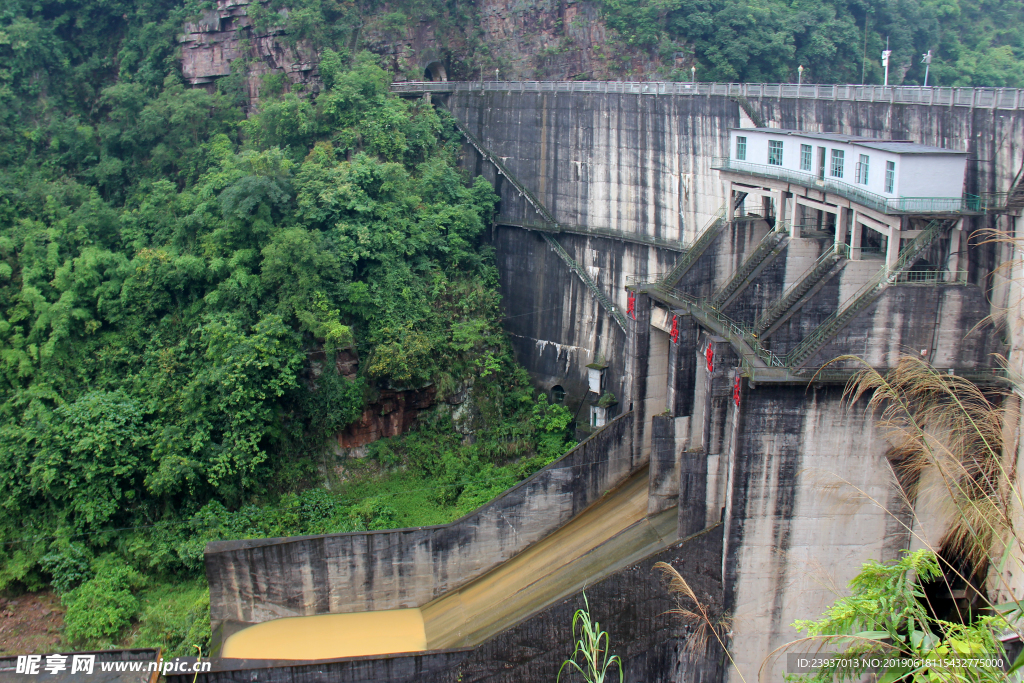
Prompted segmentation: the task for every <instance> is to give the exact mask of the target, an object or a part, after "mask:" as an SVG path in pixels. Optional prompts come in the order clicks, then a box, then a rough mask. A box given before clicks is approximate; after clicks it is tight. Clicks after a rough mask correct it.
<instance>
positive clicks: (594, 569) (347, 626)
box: [223, 467, 677, 660]
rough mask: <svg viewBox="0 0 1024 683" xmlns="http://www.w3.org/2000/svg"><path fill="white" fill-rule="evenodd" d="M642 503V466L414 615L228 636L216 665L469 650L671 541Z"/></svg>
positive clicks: (369, 616)
mask: <svg viewBox="0 0 1024 683" xmlns="http://www.w3.org/2000/svg"><path fill="white" fill-rule="evenodd" d="M647 497H648V471H647V468H646V467H644V468H642V469H641V470H640V471H639V472H637V473H636V474H634V475H633V476H632V477H631V478H630V479H629V480H628V481H627V482H626V483H625V484H624V485H622V486H621V487H619V488H618V489H616V490H615V491H612V492H609V493H608V494H607V495H606V496H605V497H604V498H602V499H601V500H599V501H598V502H597V503H595V504H594V505H592V506H591V507H590V508H588V509H587V510H585V511H584V512H583V513H582V514H580V515H579V516H577V517H576V518H575V519H573V520H572V521H571V522H569V523H568V524H566V525H565V526H563V527H562V528H561V529H559V530H558V531H556V532H555V533H553V534H551V535H550V536H548V537H547V538H545V539H544V540H542V541H540V542H538V543H536V544H534V545H533V546H531V547H530V548H529V549H528V550H526V551H524V552H522V553H520V554H519V555H517V556H515V557H514V558H512V559H511V560H509V561H508V562H505V563H504V564H502V565H500V566H499V567H498V568H496V569H494V570H493V571H491V572H489V573H487V574H485V575H484V576H482V577H480V578H479V579H477V580H476V581H473V582H472V583H470V584H468V585H466V586H464V587H462V588H460V589H457V590H454V591H451V592H450V593H448V594H446V595H444V596H442V597H440V598H438V599H437V600H434V601H433V602H431V603H429V604H427V605H425V606H423V607H422V608H421V609H399V610H381V611H375V612H353V613H349V614H326V615H317V616H310V617H292V618H287V619H275V620H273V621H268V622H265V623H262V624H257V625H255V626H251V627H249V628H246V629H243V630H241V631H239V632H238V633H235V634H234V635H232V636H231V637H229V638H228V639H227V642H226V643H225V645H224V651H223V656H224V657H228V658H237V659H282V660H311V659H334V658H338V657H355V656H365V655H379V654H389V653H399V652H418V651H422V650H426V649H430V650H436V649H442V648H449V647H461V646H467V645H474V644H476V643H479V642H482V641H483V640H485V639H486V638H488V637H490V636H491V635H493V634H495V633H497V632H499V631H501V630H503V629H506V628H508V627H510V626H512V625H513V624H515V623H517V622H518V621H520V620H522V619H523V618H525V617H527V616H529V615H530V614H532V613H533V612H536V611H537V610H539V609H542V608H543V607H546V606H547V605H549V604H551V603H552V602H554V601H556V600H558V599H560V598H563V597H565V596H566V595H570V594H572V593H573V592H575V591H577V590H579V589H580V588H583V587H585V586H586V585H588V584H591V583H594V582H596V581H598V580H600V579H601V578H603V577H605V576H607V575H609V574H610V573H612V572H614V571H616V570H618V569H620V568H622V567H623V566H626V565H627V564H629V563H631V562H635V561H636V560H638V559H640V558H642V557H645V556H647V555H649V554H651V553H654V552H657V551H658V550H661V549H662V548H664V547H666V546H668V545H669V544H670V543H672V542H674V541H675V540H676V539H677V533H676V523H677V514H676V511H675V510H674V509H673V510H668V511H666V512H664V513H662V514H660V515H657V516H655V517H651V518H648V517H647Z"/></svg>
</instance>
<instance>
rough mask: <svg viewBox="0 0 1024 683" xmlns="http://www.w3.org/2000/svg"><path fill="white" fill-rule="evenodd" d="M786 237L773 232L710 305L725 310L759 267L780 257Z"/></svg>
mask: <svg viewBox="0 0 1024 683" xmlns="http://www.w3.org/2000/svg"><path fill="white" fill-rule="evenodd" d="M785 237H786V233H784V232H781V231H778V230H772V231H770V232H769V233H768V234H767V235H765V236H764V238H763V239H762V240H761V242H760V243H759V244H758V245H757V247H755V248H754V251H752V252H751V253H750V256H748V257H747V258H746V260H744V261H743V263H742V264H741V265H740V267H739V269H738V270H737V271H736V273H735V274H734V275H733V276H732V277H731V278H729V281H728V282H726V283H725V285H723V286H722V288H721V289H720V290H718V291H717V292H715V293H714V294H712V295H711V297H710V299H709V300H708V302H709V304H710V305H711V306H713V307H714V308H723V307H724V306H725V305H726V304H728V303H729V302H730V301H731V300H732V298H733V295H734V294H735V293H736V292H737V291H738V290H739V289H740V288H741V287H742V286H743V284H744V282H745V281H746V280H747V278H749V277H750V275H751V274H752V273H753V272H754V271H755V270H757V269H758V267H759V266H760V265H761V264H762V263H764V262H765V261H766V260H767V259H768V257H769V256H771V255H772V254H774V255H775V256H778V254H779V252H781V251H782V249H781V248H780V246H779V245H780V243H781V242H782V241H783V239H784V238H785Z"/></svg>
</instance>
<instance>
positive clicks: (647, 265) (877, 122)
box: [396, 83, 1024, 414]
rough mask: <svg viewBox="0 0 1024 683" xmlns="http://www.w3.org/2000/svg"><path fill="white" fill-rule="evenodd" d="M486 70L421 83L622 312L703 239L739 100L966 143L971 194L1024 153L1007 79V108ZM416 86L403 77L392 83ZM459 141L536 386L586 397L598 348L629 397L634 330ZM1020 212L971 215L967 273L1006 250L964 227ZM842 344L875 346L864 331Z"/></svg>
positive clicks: (519, 347)
mask: <svg viewBox="0 0 1024 683" xmlns="http://www.w3.org/2000/svg"><path fill="white" fill-rule="evenodd" d="M463 85H466V84H463ZM468 85H470V86H473V85H474V84H468ZM476 85H479V84H476ZM485 85H486V89H485V90H484V89H481V90H454V91H452V92H442V91H441V90H442V88H440V87H436V86H431V84H427V86H425V87H435V92H434V93H432V95H431V96H432V97H433V98H434V99H435V100H436V101H438V102H439V103H441V104H442V105H443V106H445V107H447V108H448V109H449V110H450V111H451V112H452V113H453V114H454V115H455V116H456V118H457V119H458V120H459V121H460V122H462V124H463V125H464V126H465V128H466V129H467V131H468V132H470V133H471V134H472V135H474V136H475V137H476V138H477V139H478V140H479V141H480V143H481V144H482V145H483V146H485V147H486V148H487V149H489V150H490V151H491V152H492V153H493V154H494V155H495V156H496V157H498V158H500V160H501V161H502V162H503V164H504V165H505V166H506V167H507V169H508V170H509V171H510V172H511V173H512V174H514V175H515V176H516V177H517V178H518V179H519V180H520V181H521V182H522V183H523V184H524V185H525V186H527V188H528V189H529V190H530V191H532V193H533V194H534V195H535V196H536V198H537V199H538V200H539V201H540V202H542V203H543V204H544V205H545V206H546V208H547V209H548V210H549V211H550V212H551V213H552V214H553V215H554V216H555V218H556V219H557V222H558V223H559V224H560V225H561V227H563V229H564V230H565V231H564V232H561V233H559V234H558V235H557V239H558V241H559V242H560V243H561V245H562V247H563V248H564V249H565V251H566V252H568V254H569V255H570V256H571V257H572V259H574V260H575V261H576V262H578V264H580V266H581V267H582V268H585V269H586V270H587V272H588V274H589V275H590V277H591V278H592V279H593V280H594V281H595V282H596V283H597V285H598V287H599V288H600V289H601V290H602V291H603V293H604V294H605V295H606V296H607V297H608V298H609V299H610V300H611V301H612V302H613V303H614V305H615V306H616V307H617V308H618V309H619V310H620V311H625V310H626V309H627V307H628V293H627V291H626V289H625V287H626V285H627V284H628V283H629V282H631V281H632V279H636V278H639V279H650V278H651V276H653V275H664V274H665V273H666V272H668V271H669V270H670V269H671V267H672V264H673V263H674V262H675V260H676V259H677V257H678V255H679V251H680V250H681V249H682V247H683V245H686V244H689V243H690V242H692V241H693V240H694V239H696V237H697V236H698V235H699V234H700V233H701V231H702V230H703V229H704V227H705V226H706V225H707V224H708V223H709V221H710V220H711V219H712V218H713V217H714V215H715V213H716V212H717V211H718V210H719V209H721V208H722V207H723V206H724V205H725V201H726V192H727V187H726V186H725V183H723V182H722V181H721V179H720V178H719V173H718V172H717V171H715V170H713V169H712V168H711V166H712V159H713V158H714V157H722V156H728V131H729V129H730V128H733V127H739V126H741V125H748V126H749V125H753V123H752V122H751V119H750V116H749V115H748V114H747V112H746V111H745V110H744V107H746V109H749V110H750V111H751V112H753V113H754V114H755V116H756V117H757V118H758V119H759V120H760V122H761V123H763V124H764V125H767V126H772V127H779V128H791V129H798V130H805V131H813V132H824V131H828V132H839V133H847V134H853V135H864V136H870V137H884V138H892V139H905V140H912V141H914V142H917V143H920V144H925V145H935V146H939V147H947V148H952V149H958V150H964V151H966V152H967V153H968V165H967V174H966V182H965V188H964V190H965V192H969V193H980V192H1006V191H1007V190H1008V189H1009V188H1010V186H1011V184H1012V182H1013V180H1014V178H1015V176H1016V175H1017V172H1018V171H1019V170H1020V168H1021V163H1022V157H1024V110H1021V109H1019V108H1016V107H1017V106H1018V105H1017V104H1015V102H1016V101H1015V100H1014V98H1013V96H1012V95H1013V93H1015V92H1016V91H1009V92H1010V97H1009V100H1008V101H1009V105H1008V106H1011V107H1014V108H999V107H998V106H965V105H960V104H956V105H954V104H952V102H966V103H967V104H968V105H970V104H971V103H977V102H982V101H984V102H985V103H986V104H987V105H993V104H1000V103H1002V104H1006V102H1005V101H1004V100H1002V99H995V100H994V101H990V100H987V99H985V98H983V97H980V96H978V95H977V94H970V93H972V92H973V91H970V90H969V89H968V92H967V93H958V94H956V95H955V96H950V97H949V98H948V99H943V98H942V97H938V98H936V99H937V100H939V101H943V102H948V103H944V104H910V103H900V102H892V101H886V102H865V101H852V100H842V99H831V98H829V99H825V98H821V99H819V98H818V97H813V96H812V97H792V96H789V97H785V98H784V97H781V96H763V95H759V96H753V95H751V94H750V93H751V92H768V91H771V89H772V88H774V89H775V92H777V93H781V90H780V89H779V86H748V87H747V88H744V92H746V93H747V96H745V97H734V96H730V95H729V94H727V93H728V88H725V86H721V87H722V88H725V89H724V91H723V92H724V93H726V94H721V95H719V94H700V95H691V94H659V88H658V87H657V86H658V84H650V85H651V87H650V88H646V87H642V86H646V85H647V84H615V83H611V84H572V83H569V84H537V85H538V86H539V87H545V86H551V85H558V86H562V85H565V86H566V90H572V89H573V88H578V89H579V90H583V89H585V88H586V89H591V90H594V89H598V88H592V87H591V86H595V85H597V86H600V85H607V86H629V85H634V86H638V87H636V88H631V89H632V90H633V92H580V91H569V92H556V91H554V90H555V88H554V87H551V88H550V90H552V92H542V91H540V90H539V87H538V89H537V90H531V89H524V84H520V83H507V84H501V83H487V84H485ZM661 85H673V86H674V85H675V84H661ZM704 85H706V84H704ZM409 87H410V86H408V85H403V84H396V89H402V88H404V89H407V90H408V89H409ZM730 87H731V86H730ZM783 87H785V86H783ZM824 87H825V88H831V87H832V86H824ZM842 87H843V86H836V87H835V88H836V90H838V89H840V88H842ZM822 88H823V86H818V89H819V90H820V89H822ZM609 89H611V88H609ZM620 89H621V90H627V88H625V87H622V88H620ZM847 89H852V86H851V87H848V88H847ZM643 90H646V91H647V92H646V93H645V92H642V91H643ZM908 90H909V89H908ZM812 92H813V89H812ZM967 94H970V96H969V97H967V96H966V95H967ZM1018 97H1019V96H1018ZM740 99H742V100H743V106H742V107H741V105H740V102H739V100H740ZM465 155H466V157H465V165H466V168H467V170H468V171H470V172H471V173H473V174H483V175H485V176H486V177H488V179H490V180H492V181H493V182H494V183H495V186H496V188H497V190H498V192H499V194H500V195H501V205H500V214H499V217H498V218H497V225H496V227H495V232H494V243H495V246H496V248H497V254H498V258H499V267H500V270H501V278H502V288H503V291H504V293H505V296H504V300H505V306H506V310H507V315H508V318H507V322H506V325H507V328H508V330H509V333H510V335H511V337H512V340H513V343H514V345H515V348H516V352H517V354H518V357H519V359H520V361H521V362H522V363H523V364H524V365H525V366H526V367H527V369H529V370H530V372H531V373H532V375H533V377H534V380H535V381H536V382H537V384H538V386H540V387H541V388H544V389H550V388H551V387H553V386H556V385H557V386H561V387H563V388H564V389H565V390H566V392H567V399H568V401H569V404H570V407H572V408H573V409H574V410H575V409H576V408H577V407H578V405H579V403H580V402H584V401H587V402H589V401H593V400H596V398H597V397H596V396H593V395H591V396H590V397H589V399H588V398H587V396H586V390H587V384H586V370H585V367H584V366H585V365H586V364H587V363H589V362H591V361H592V360H593V359H594V358H596V357H597V356H603V357H604V359H605V360H606V361H608V362H609V363H610V367H609V368H608V371H607V373H606V374H607V378H608V387H609V390H611V391H612V392H614V393H615V394H616V396H617V397H619V399H620V402H619V405H620V406H621V407H622V409H626V408H627V407H628V405H629V402H630V400H633V399H635V397H631V396H629V395H628V392H629V387H630V386H631V379H630V378H629V376H628V374H629V368H628V363H627V362H626V359H627V358H628V357H629V355H630V353H631V351H630V350H629V347H628V336H627V335H626V334H625V333H624V332H623V331H622V330H621V329H620V328H619V327H618V326H617V325H616V324H615V322H614V320H613V319H612V317H611V316H610V315H609V314H608V312H607V311H606V310H603V309H602V308H601V307H600V306H599V305H598V304H597V302H596V300H595V298H594V296H593V294H592V293H591V292H589V291H588V289H587V288H586V287H584V286H583V284H582V283H581V281H580V279H579V278H578V277H576V276H575V275H574V274H573V273H572V272H570V271H569V269H568V268H567V267H566V266H565V264H564V263H562V262H561V261H560V259H559V258H558V256H557V255H556V254H555V253H553V252H552V251H551V250H550V249H549V248H548V246H547V244H546V243H545V242H544V241H543V240H542V239H541V237H540V235H539V234H538V233H537V232H536V231H527V230H522V229H516V228H512V227H507V226H519V225H524V224H536V223H539V222H541V218H540V217H539V216H538V214H537V212H536V210H534V209H533V208H532V207H531V205H530V203H529V202H528V201H527V199H526V198H524V197H523V196H521V194H520V192H519V191H518V190H517V188H515V187H514V186H513V185H512V184H511V183H509V182H507V181H506V180H505V179H504V178H503V177H502V176H501V175H500V174H498V173H497V172H496V171H495V169H494V167H493V166H492V165H491V164H488V163H487V162H486V161H485V160H484V159H482V158H481V156H480V154H479V153H478V152H477V151H476V150H475V149H474V148H473V147H471V146H470V145H468V144H467V145H466V146H465ZM1013 220H1014V217H1012V216H977V217H967V218H965V219H964V222H965V225H964V233H965V238H964V248H963V252H964V253H963V257H964V258H963V262H962V264H961V268H962V269H964V270H966V271H967V272H968V274H969V280H968V281H969V282H970V283H973V284H976V285H984V284H985V283H986V278H987V277H988V276H989V274H990V273H991V272H992V271H993V269H995V268H996V266H997V264H998V262H999V261H1000V260H1001V258H1002V257H1000V256H999V255H998V254H997V253H996V252H997V249H996V248H995V247H994V246H991V245H986V246H980V245H977V244H976V240H975V241H970V242H969V241H968V236H970V235H972V234H974V233H976V232H977V231H978V230H981V229H984V228H986V227H1002V228H1004V229H1005V228H1012V227H1013ZM757 239H759V237H758V238H757ZM753 243H756V240H754V239H752V238H750V237H748V243H747V244H746V245H743V244H739V243H737V242H734V243H733V244H732V245H726V244H720V245H718V246H717V248H716V250H717V251H718V258H717V262H715V263H713V264H711V265H710V267H709V268H707V269H705V270H704V271H703V273H702V276H701V277H702V282H704V283H705V284H708V285H710V286H711V289H714V288H717V287H718V286H720V285H721V284H723V282H724V281H725V280H727V279H728V278H729V277H730V276H731V275H732V274H733V272H734V270H735V266H736V265H737V264H738V263H739V261H740V260H742V258H743V257H744V256H746V254H748V253H749V249H750V247H752V246H753ZM968 245H969V246H968ZM811 260H812V261H813V258H812V259H811ZM791 263H796V261H795V260H791ZM797 265H799V264H797ZM794 270H795V273H799V272H801V271H802V270H803V269H802V268H799V269H798V270H796V269H795V268H794ZM788 275H789V276H790V277H792V276H793V275H794V271H793V270H791V272H790V273H788ZM837 282H838V281H837ZM851 282H852V278H851ZM711 283H713V285H711ZM895 332H896V336H893V335H891V334H890V335H887V337H888V339H889V340H890V342H891V346H892V347H893V348H918V350H920V344H919V343H917V342H916V341H914V340H911V339H902V338H901V337H899V336H898V335H899V330H898V329H897V330H895ZM868 346H869V347H870V345H868ZM848 352H853V353H869V354H871V353H874V357H877V356H878V353H877V352H875V351H873V350H872V349H870V348H866V347H865V345H864V344H859V345H856V346H854V347H852V349H851V351H848ZM887 355H891V354H887ZM585 411H586V408H584V410H583V411H582V412H581V414H582V413H585Z"/></svg>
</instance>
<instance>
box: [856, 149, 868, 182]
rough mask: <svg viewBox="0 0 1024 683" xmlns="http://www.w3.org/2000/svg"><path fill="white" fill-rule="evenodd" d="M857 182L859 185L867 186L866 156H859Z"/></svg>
mask: <svg viewBox="0 0 1024 683" xmlns="http://www.w3.org/2000/svg"><path fill="white" fill-rule="evenodd" d="M857 182H858V183H860V184H861V185H867V184H868V155H867V154H861V155H860V161H858V162H857Z"/></svg>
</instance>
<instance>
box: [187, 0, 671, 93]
mask: <svg viewBox="0 0 1024 683" xmlns="http://www.w3.org/2000/svg"><path fill="white" fill-rule="evenodd" d="M250 6H251V5H250V0H217V9H215V10H209V11H206V12H204V13H203V15H202V16H201V17H200V18H199V19H198V20H197V21H196V22H195V23H189V24H186V25H185V33H184V34H183V35H182V36H181V38H180V39H179V40H180V42H181V44H182V56H181V60H182V73H183V74H184V76H185V78H186V79H188V81H189V83H191V84H192V85H195V86H205V87H212V85H211V84H212V83H214V82H215V81H216V80H217V79H218V78H222V77H224V76H228V75H230V74H231V68H232V67H231V64H232V62H234V61H236V60H238V59H245V60H247V64H246V70H245V83H246V89H247V92H248V95H249V99H250V101H251V102H252V103H253V105H255V104H257V103H258V101H259V91H260V87H261V85H262V84H263V76H265V75H267V74H284V75H285V76H286V83H285V84H284V85H285V88H286V90H287V91H290V92H301V93H307V94H309V93H312V94H315V93H316V92H318V91H319V89H320V79H319V73H318V72H317V64H318V59H319V55H318V53H317V51H316V50H315V49H314V48H313V46H312V45H311V44H310V43H309V42H308V41H298V42H297V43H295V44H294V46H293V45H292V41H289V40H286V36H285V33H284V30H283V29H281V28H269V29H266V30H265V31H257V30H256V29H255V28H254V26H253V23H252V20H251V17H250V16H248V13H247V9H248V8H249V7H250ZM402 9H407V8H406V7H405V5H403V4H402V3H388V4H385V5H381V6H378V7H377V8H375V10H374V11H373V12H372V13H367V15H366V16H365V18H364V22H363V26H362V28H360V29H359V33H358V39H357V40H356V41H355V47H356V49H366V50H369V51H371V52H373V53H375V54H377V55H379V56H380V63H381V65H382V66H383V67H385V68H386V69H388V70H389V71H391V72H392V73H394V74H395V79H396V80H399V81H402V80H424V79H434V80H442V79H448V78H451V79H453V80H478V79H481V78H482V79H486V80H494V79H495V78H497V79H506V80H507V79H512V80H532V79H544V80H549V79H552V80H560V79H561V80H564V79H571V78H584V79H594V80H602V79H610V78H621V77H626V76H628V77H629V78H631V79H634V80H645V79H648V78H655V77H661V78H664V76H665V74H660V76H659V74H658V70H659V68H660V67H661V64H660V62H659V61H658V59H657V56H656V55H649V54H646V53H643V52H639V51H637V50H633V49H629V48H626V47H625V46H624V45H623V44H622V43H620V42H618V41H617V38H616V36H615V34H614V32H612V31H609V30H608V29H607V28H606V27H605V25H604V22H602V21H601V19H600V17H599V14H598V10H597V8H596V7H595V6H594V4H593V3H591V2H586V1H581V0H537V1H535V2H524V1H523V0H481V2H479V3H478V4H476V5H475V6H474V8H473V10H472V11H473V12H474V16H473V17H472V18H471V20H470V21H469V22H465V23H467V25H460V26H458V27H456V28H451V27H447V28H445V29H444V31H443V32H442V31H441V30H440V29H439V28H438V24H437V23H436V22H433V21H426V20H422V21H416V18H415V17H409V18H408V21H406V22H404V23H403V22H399V23H398V24H397V25H396V23H395V19H394V17H395V16H396V10H397V11H398V12H397V14H398V15H399V16H404V15H401V14H400V11H401V10H402ZM281 14H283V15H287V10H282V11H281ZM449 23H450V22H449ZM477 26H479V30H480V33H479V34H478V33H477ZM438 66H440V67H441V68H440V71H441V72H443V73H439V69H438ZM677 66H678V65H677ZM432 67H433V68H432ZM236 68H237V67H236ZM428 70H429V71H430V74H429V75H428V74H427V71H428Z"/></svg>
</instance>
